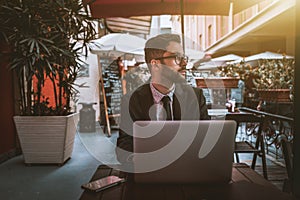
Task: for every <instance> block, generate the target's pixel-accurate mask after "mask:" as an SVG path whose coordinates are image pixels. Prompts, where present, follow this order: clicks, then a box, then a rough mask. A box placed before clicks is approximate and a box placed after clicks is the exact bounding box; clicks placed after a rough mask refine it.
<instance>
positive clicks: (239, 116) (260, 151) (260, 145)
mask: <svg viewBox="0 0 300 200" xmlns="http://www.w3.org/2000/svg"><path fill="white" fill-rule="evenodd" d="M226 120H234V121H236V123H237V130H236V133H237V132H238V128H239V127H240V125H242V124H248V125H249V124H251V125H253V127H251V128H252V129H251V134H253V135H255V136H256V141H255V144H254V145H253V144H252V143H251V142H249V141H236V142H235V149H234V154H235V157H236V162H238V163H239V154H240V153H253V158H252V163H251V168H252V169H253V170H254V169H255V165H256V159H257V156H260V157H261V159H262V165H263V176H264V178H265V179H268V175H267V164H266V154H265V145H264V140H263V135H262V126H263V122H264V116H262V115H255V114H252V113H243V112H242V113H229V114H227V115H226Z"/></svg>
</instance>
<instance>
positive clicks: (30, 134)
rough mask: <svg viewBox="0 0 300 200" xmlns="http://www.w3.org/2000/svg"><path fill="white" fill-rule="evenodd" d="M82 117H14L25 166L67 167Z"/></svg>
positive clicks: (76, 114) (77, 115) (75, 115)
mask: <svg viewBox="0 0 300 200" xmlns="http://www.w3.org/2000/svg"><path fill="white" fill-rule="evenodd" d="M78 120H79V114H78V113H75V114H71V115H68V116H15V117H14V122H15V125H16V129H17V133H18V136H19V139H20V144H21V148H22V152H23V155H24V160H25V163H26V164H34V163H35V164H40V163H41V164H42V163H45V164H46V163H49V164H50V163H52V164H54V163H56V164H64V162H65V161H66V160H67V159H69V158H70V157H71V155H72V152H73V145H74V138H75V133H76V128H77V123H78Z"/></svg>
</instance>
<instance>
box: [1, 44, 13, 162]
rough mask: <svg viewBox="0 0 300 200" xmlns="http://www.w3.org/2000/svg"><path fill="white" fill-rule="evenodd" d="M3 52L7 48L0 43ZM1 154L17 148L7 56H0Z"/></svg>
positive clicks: (11, 85) (11, 86) (11, 83)
mask: <svg viewBox="0 0 300 200" xmlns="http://www.w3.org/2000/svg"><path fill="white" fill-rule="evenodd" d="M0 48H1V49H0V51H1V54H2V53H3V52H7V48H5V46H4V45H2V44H0ZM0 57H1V59H0V156H1V155H4V154H6V153H9V152H12V151H13V150H15V149H16V130H15V126H14V122H13V115H14V95H13V81H12V72H11V71H9V70H8V69H7V61H8V58H7V56H3V54H2V55H1V56H0Z"/></svg>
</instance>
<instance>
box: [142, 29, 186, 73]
mask: <svg viewBox="0 0 300 200" xmlns="http://www.w3.org/2000/svg"><path fill="white" fill-rule="evenodd" d="M170 42H178V43H181V38H180V36H179V35H177V34H172V33H165V34H160V35H157V36H155V37H152V38H150V39H149V40H148V41H147V42H146V45H145V49H144V51H145V61H146V63H147V64H148V67H149V68H151V66H150V64H149V63H150V62H151V60H152V59H154V58H158V57H162V56H163V54H164V53H165V52H166V51H167V49H166V48H167V46H168V45H169V43H170Z"/></svg>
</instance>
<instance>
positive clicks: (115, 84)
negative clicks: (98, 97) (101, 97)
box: [100, 59, 123, 116]
mask: <svg viewBox="0 0 300 200" xmlns="http://www.w3.org/2000/svg"><path fill="white" fill-rule="evenodd" d="M100 63H101V66H102V78H103V87H104V91H105V97H106V104H107V108H106V109H107V113H108V115H112V116H114V115H117V114H120V111H121V108H120V106H121V97H122V95H123V90H122V82H121V77H120V76H121V75H120V71H119V66H118V61H117V60H113V61H111V60H110V59H100Z"/></svg>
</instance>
